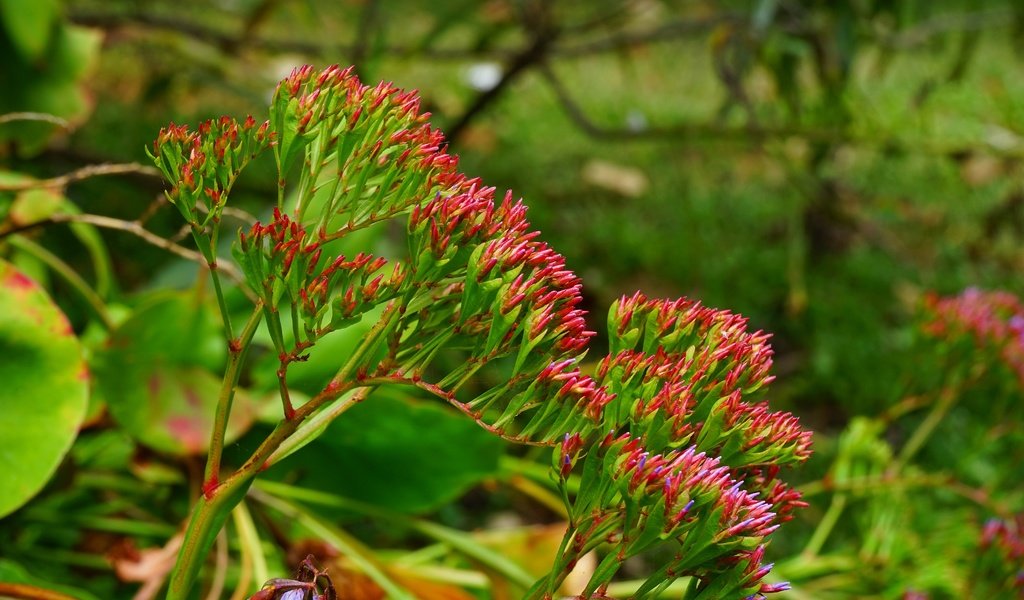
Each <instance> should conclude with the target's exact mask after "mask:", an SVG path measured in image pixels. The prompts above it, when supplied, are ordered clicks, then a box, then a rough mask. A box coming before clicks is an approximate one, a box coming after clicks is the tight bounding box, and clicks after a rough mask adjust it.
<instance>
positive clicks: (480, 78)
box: [465, 62, 502, 92]
mask: <svg viewBox="0 0 1024 600" xmlns="http://www.w3.org/2000/svg"><path fill="white" fill-rule="evenodd" d="M501 75H502V72H501V65H499V64H498V63H493V62H485V63H476V64H475V65H470V66H469V68H467V69H466V74H465V79H466V83H468V84H469V86H470V87H471V88H473V89H474V90H476V91H478V92H486V91H487V90H492V89H494V86H496V85H498V82H499V81H501Z"/></svg>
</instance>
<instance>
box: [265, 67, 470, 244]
mask: <svg viewBox="0 0 1024 600" xmlns="http://www.w3.org/2000/svg"><path fill="white" fill-rule="evenodd" d="M419 109H420V101H419V97H418V96H417V95H416V92H415V91H410V92H402V91H400V90H399V89H398V88H396V87H394V86H392V85H390V84H387V83H384V82H381V83H380V84H378V85H376V86H367V85H363V84H362V83H360V81H359V79H358V78H357V77H356V76H355V75H354V74H353V73H352V68H351V67H349V68H347V69H341V68H339V67H337V66H332V67H328V68H326V69H324V70H322V71H320V72H319V73H317V72H316V71H314V70H313V68H312V67H310V66H309V65H306V66H304V67H301V68H298V69H295V70H294V71H292V73H291V75H289V76H288V77H287V78H286V79H284V80H283V81H282V82H281V83H280V84H279V85H278V87H277V92H276V93H275V95H274V100H273V103H272V104H271V108H270V123H271V126H272V129H273V130H274V131H276V132H278V142H277V144H276V145H275V147H274V155H275V158H276V159H277V162H278V168H279V170H280V172H281V174H282V179H281V185H282V189H283V185H284V177H285V176H287V175H288V173H289V171H290V170H291V168H292V166H293V165H294V163H295V162H296V160H297V159H298V158H300V157H303V158H304V160H303V164H302V166H301V171H300V172H301V182H300V184H299V187H300V191H301V192H302V197H301V198H300V201H299V202H300V204H299V206H298V207H297V208H296V214H297V215H298V217H299V219H300V220H303V218H304V217H305V214H306V211H307V210H308V209H309V208H310V206H309V204H310V203H314V202H315V203H316V204H317V206H316V207H315V210H316V212H317V215H316V220H317V222H318V223H319V224H320V225H322V226H323V227H324V228H325V230H326V231H327V232H328V239H333V238H336V237H340V236H342V235H344V234H345V233H346V232H348V231H351V230H353V229H356V228H359V227H364V226H366V225H369V224H371V223H374V222H377V221H381V220H384V219H387V218H390V217H392V216H395V215H397V214H399V213H402V212H404V211H406V210H408V209H409V208H410V207H413V206H418V205H420V204H422V203H423V202H425V201H426V200H428V199H429V198H431V197H433V196H434V195H435V194H437V193H439V192H440V193H444V192H446V191H447V190H451V189H452V188H453V187H455V186H457V185H458V184H460V183H461V182H462V180H463V176H462V175H461V174H459V173H457V172H456V170H455V169H456V166H457V164H458V160H457V159H456V158H455V157H454V156H451V155H449V154H447V153H446V152H445V149H444V147H443V142H444V136H443V135H442V133H441V132H440V131H438V130H436V129H433V128H431V127H430V125H429V124H428V123H427V119H428V118H429V117H430V113H421V112H420V111H419Z"/></svg>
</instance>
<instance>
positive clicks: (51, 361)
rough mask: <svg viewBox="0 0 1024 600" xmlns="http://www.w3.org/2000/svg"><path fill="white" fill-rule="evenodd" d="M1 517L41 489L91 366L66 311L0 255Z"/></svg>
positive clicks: (81, 410) (69, 432)
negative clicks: (1, 356) (0, 379)
mask: <svg viewBox="0 0 1024 600" xmlns="http://www.w3.org/2000/svg"><path fill="white" fill-rule="evenodd" d="M0 315H3V318H2V319H0V344H2V349H0V353H2V354H3V356H4V360H3V362H2V365H0V377H2V378H3V382H4V397H5V398H6V400H5V401H4V405H3V406H4V419H3V422H2V424H0V473H2V475H0V485H2V486H3V489H4V490H5V492H4V494H3V498H2V500H0V516H5V515H7V514H10V513H11V512H12V511H14V510H16V509H17V508H18V507H20V506H22V505H23V504H25V503H26V502H28V501H29V500H30V499H31V498H32V497H33V496H35V495H36V494H37V493H39V491H40V490H41V489H42V488H43V486H44V485H45V484H46V482H47V481H49V479H50V477H52V476H53V473H54V472H55V471H56V470H57V467H58V466H59V465H60V462H61V459H63V458H64V455H65V454H66V453H67V451H68V449H69V448H70V447H71V442H73V441H74V439H75V436H76V435H77V433H78V428H79V426H80V425H81V423H82V419H83V417H84V416H85V407H86V403H87V398H88V383H87V382H88V379H89V372H88V370H87V368H86V366H85V361H84V360H83V358H82V347H81V345H80V344H79V343H78V339H77V338H76V337H75V335H74V332H73V331H72V330H71V328H70V325H69V323H68V321H67V318H66V317H65V316H64V314H63V313H62V312H60V309H58V308H57V307H56V306H55V305H54V304H53V302H52V300H50V298H49V297H48V296H47V295H46V292H45V291H44V290H43V289H42V288H40V287H39V285H38V284H36V283H35V282H34V281H32V280H31V279H29V278H28V277H26V276H25V275H24V274H22V273H21V272H20V271H18V270H17V269H15V268H14V267H13V266H11V264H10V263H8V262H6V261H0Z"/></svg>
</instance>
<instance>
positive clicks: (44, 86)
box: [0, 0, 102, 155]
mask: <svg viewBox="0 0 1024 600" xmlns="http://www.w3.org/2000/svg"><path fill="white" fill-rule="evenodd" d="M15 4H17V5H18V6H19V8H20V7H21V6H23V5H28V4H31V3H29V2H17V1H16V0H15ZM51 37H52V39H51V40H50V43H49V44H48V45H47V47H46V52H45V55H44V56H43V57H42V59H41V60H39V61H38V64H35V63H29V62H25V61H21V60H16V59H11V60H6V61H5V64H4V68H3V69H0V89H3V90H4V93H3V94H0V113H8V112H19V111H30V112H38V113H46V114H50V115H55V116H57V117H61V118H63V119H66V120H68V121H70V122H72V124H75V123H78V122H81V121H82V120H84V119H85V117H86V115H87V114H88V112H89V111H90V110H91V101H90V99H89V97H88V96H87V95H86V93H85V90H84V89H83V84H84V80H85V76H86V75H87V74H88V72H89V70H90V69H91V68H92V66H93V64H94V63H95V61H96V58H97V57H98V56H99V49H100V42H101V41H102V36H101V34H100V33H98V32H96V31H94V30H91V29H87V28H84V27H76V26H73V25H60V26H58V27H56V28H55V29H54V30H53V32H52V36H51ZM15 52H16V51H15V50H14V48H13V46H12V45H11V41H10V40H8V39H6V38H4V36H0V55H2V56H4V57H5V58H6V57H8V55H9V54H11V53H15ZM12 58H13V57H12ZM54 130H55V125H53V124H52V123H42V122H33V121H30V122H12V123H5V124H3V125H2V126H0V140H8V139H13V140H15V141H16V142H17V143H18V144H19V147H18V150H19V152H20V153H21V154H25V155H28V154H33V153H36V152H39V151H40V150H41V149H42V148H43V147H44V146H45V145H46V143H47V141H48V139H49V136H50V134H52V133H53V131H54Z"/></svg>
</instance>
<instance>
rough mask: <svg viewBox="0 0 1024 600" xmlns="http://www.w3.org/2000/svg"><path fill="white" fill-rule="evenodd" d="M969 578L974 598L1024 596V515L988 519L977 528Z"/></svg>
mask: <svg viewBox="0 0 1024 600" xmlns="http://www.w3.org/2000/svg"><path fill="white" fill-rule="evenodd" d="M978 545H979V552H978V556H977V558H976V561H975V564H974V569H973V572H972V577H971V580H972V582H973V584H974V587H973V588H972V590H971V592H972V594H974V597H976V598H1012V597H1016V598H1024V515H1018V516H1017V518H1016V519H1010V520H1003V519H991V520H989V521H988V522H987V523H985V526H984V527H983V528H982V531H981V539H980V540H979V544H978Z"/></svg>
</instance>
